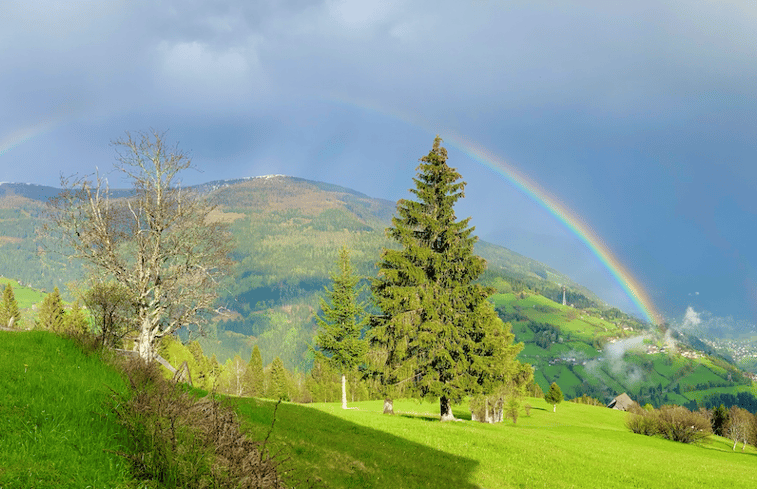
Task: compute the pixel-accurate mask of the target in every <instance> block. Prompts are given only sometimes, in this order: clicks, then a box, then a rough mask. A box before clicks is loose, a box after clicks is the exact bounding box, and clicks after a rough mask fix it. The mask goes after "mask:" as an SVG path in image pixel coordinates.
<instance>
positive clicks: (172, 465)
mask: <svg viewBox="0 0 757 489" xmlns="http://www.w3.org/2000/svg"><path fill="white" fill-rule="evenodd" d="M124 371H125V373H126V375H127V378H128V380H129V383H130V384H131V393H129V394H125V395H124V394H120V393H117V392H114V393H113V396H112V399H111V409H112V410H113V412H115V413H116V415H117V418H118V420H119V423H120V424H121V425H122V426H123V427H125V428H126V429H127V431H128V432H129V434H130V440H129V446H130V449H129V450H128V451H118V452H116V453H118V454H119V455H121V456H123V457H125V458H126V459H128V460H129V461H130V462H131V465H132V467H133V471H134V475H135V477H136V478H138V479H140V480H149V481H155V482H158V483H159V484H160V485H161V486H162V487H182V488H221V487H235V488H281V487H284V483H283V481H282V479H281V475H280V465H281V461H280V460H278V459H276V458H274V457H272V456H271V455H270V454H269V452H268V451H267V449H266V447H265V441H263V442H258V441H254V440H252V439H250V438H249V437H248V436H247V434H246V433H245V432H244V431H243V430H242V429H241V426H240V423H239V420H238V418H237V415H236V414H235V412H234V410H233V409H232V408H231V407H230V406H229V405H228V404H224V403H222V402H221V401H220V400H219V399H217V398H216V397H215V396H213V395H207V396H205V397H203V398H199V399H198V398H197V397H195V396H194V395H192V394H191V393H190V392H188V391H187V390H186V389H185V388H183V387H181V386H180V385H178V384H176V383H173V382H169V381H166V380H164V379H163V378H162V377H161V374H160V371H159V370H158V367H157V366H155V365H145V364H144V362H142V361H141V360H140V359H130V360H127V361H126V362H125V363H124Z"/></svg>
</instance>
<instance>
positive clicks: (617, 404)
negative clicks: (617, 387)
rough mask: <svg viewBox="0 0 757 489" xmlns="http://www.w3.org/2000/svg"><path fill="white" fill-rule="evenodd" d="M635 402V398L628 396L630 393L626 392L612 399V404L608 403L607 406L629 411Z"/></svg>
mask: <svg viewBox="0 0 757 489" xmlns="http://www.w3.org/2000/svg"><path fill="white" fill-rule="evenodd" d="M633 403H634V401H633V399H631V398H630V397H628V394H626V393H625V392H624V393H622V394H621V395H619V396H618V397H616V398H615V399H613V400H612V401H610V404H608V405H607V407H608V408H610V409H617V410H618V411H628V408H630V407H631V406H632V405H633Z"/></svg>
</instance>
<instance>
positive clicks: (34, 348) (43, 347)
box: [0, 331, 130, 489]
mask: <svg viewBox="0 0 757 489" xmlns="http://www.w3.org/2000/svg"><path fill="white" fill-rule="evenodd" d="M0 345H1V346H0V488H2V489H11V488H19V489H22V488H47V487H49V488H77V489H80V488H110V487H119V486H121V487H124V486H125V485H126V484H128V481H129V478H130V476H129V474H128V470H127V466H126V464H125V463H124V461H123V459H122V458H121V457H118V456H116V455H113V454H111V453H108V452H105V451H104V450H106V449H110V450H117V449H118V448H119V446H118V442H117V437H118V435H120V431H119V430H120V428H119V427H118V426H117V425H116V424H115V422H114V420H113V419H112V415H110V414H108V411H107V410H106V409H105V407H104V401H105V400H106V399H107V397H108V395H109V393H110V390H109V387H112V388H114V389H118V390H123V389H125V385H124V383H123V380H122V379H121V377H120V375H119V374H118V373H116V372H115V371H114V370H112V369H111V368H109V367H107V366H106V365H105V364H103V363H102V362H101V361H100V360H99V359H98V358H97V357H96V356H87V355H84V354H83V353H82V352H81V351H80V350H79V349H78V348H77V347H76V345H74V344H73V342H71V341H69V340H66V339H63V338H60V337H58V336H55V335H54V334H52V333H49V332H44V331H31V332H22V333H12V332H0Z"/></svg>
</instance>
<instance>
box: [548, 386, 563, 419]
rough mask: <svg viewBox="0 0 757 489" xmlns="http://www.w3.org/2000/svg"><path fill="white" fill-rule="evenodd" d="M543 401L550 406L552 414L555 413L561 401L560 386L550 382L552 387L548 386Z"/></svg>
mask: <svg viewBox="0 0 757 489" xmlns="http://www.w3.org/2000/svg"><path fill="white" fill-rule="evenodd" d="M544 400H545V401H547V403H549V404H552V412H555V411H557V405H558V404H560V403H561V402H562V401H563V395H562V390H560V386H559V385H557V383H555V382H552V385H550V386H549V391H548V392H547V393H546V394H544Z"/></svg>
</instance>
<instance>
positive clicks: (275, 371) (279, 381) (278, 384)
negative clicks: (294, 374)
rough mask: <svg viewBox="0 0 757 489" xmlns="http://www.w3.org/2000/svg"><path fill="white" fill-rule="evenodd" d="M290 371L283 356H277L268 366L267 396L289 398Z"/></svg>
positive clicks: (284, 399) (285, 399) (286, 399)
mask: <svg viewBox="0 0 757 489" xmlns="http://www.w3.org/2000/svg"><path fill="white" fill-rule="evenodd" d="M287 374H288V372H287V369H286V367H285V366H284V362H282V361H281V358H279V357H276V358H274V359H273V362H271V365H270V366H269V368H268V391H267V392H266V395H267V397H269V398H271V399H281V400H283V401H288V400H289V379H288V378H287V377H288V375H287Z"/></svg>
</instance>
